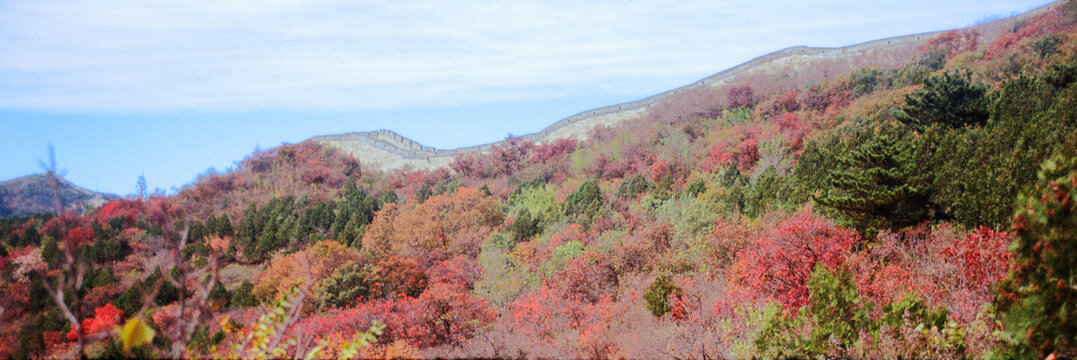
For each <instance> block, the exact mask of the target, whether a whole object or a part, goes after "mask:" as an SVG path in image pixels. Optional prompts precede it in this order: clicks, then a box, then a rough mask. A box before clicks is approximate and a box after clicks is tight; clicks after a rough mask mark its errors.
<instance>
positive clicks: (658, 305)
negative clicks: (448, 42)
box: [0, 2, 1077, 359]
mask: <svg viewBox="0 0 1077 360" xmlns="http://www.w3.org/2000/svg"><path fill="white" fill-rule="evenodd" d="M1074 4H1075V3H1074V2H1070V3H1068V4H1067V6H1060V7H1057V8H1056V9H1052V10H1051V11H1049V12H1046V13H1044V14H1042V15H1039V16H1036V17H1033V18H1030V19H1028V20H1027V21H1022V22H1019V23H1018V24H1016V25H1015V26H1014V27H1013V28H1012V29H1010V30H1009V31H1008V32H1006V33H1004V34H1003V35H1001V36H1000V37H999V38H998V39H997V40H995V41H993V42H990V43H984V42H982V41H981V40H980V39H981V36H980V34H978V33H976V32H975V31H973V30H954V31H949V32H946V33H943V34H942V35H939V36H937V37H935V38H933V39H931V40H930V41H928V42H927V43H926V45H924V46H923V47H922V48H921V49H920V50H921V51H922V55H921V56H920V57H919V58H918V59H916V60H915V61H912V62H909V63H908V64H906V65H904V66H902V67H899V68H895V69H873V68H863V69H858V70H856V71H853V72H851V73H849V74H844V75H841V76H837V77H833V78H832V79H830V80H828V81H825V82H820V83H810V84H802V86H798V87H794V88H789V89H786V90H784V91H779V92H775V93H756V92H755V91H754V90H753V87H752V84H740V85H739V86H738V87H736V88H735V89H734V90H733V91H730V92H728V94H724V96H720V95H719V93H718V92H717V91H715V90H713V89H710V88H707V87H701V88H696V89H695V90H692V91H687V92H683V93H680V94H679V95H678V96H675V97H671V98H670V99H668V100H667V101H665V102H664V103H662V104H659V105H657V106H655V107H653V108H652V109H651V110H650V112H649V113H648V114H647V115H646V116H644V117H641V118H639V119H635V120H630V121H627V122H624V123H621V124H619V125H616V126H613V127H600V128H596V129H594V130H593V132H592V134H591V136H590V137H589V138H588V139H587V140H584V141H577V140H569V139H562V140H556V141H550V142H543V143H533V142H529V141H522V140H520V139H515V138H510V139H508V141H506V142H505V143H503V144H502V145H500V146H497V147H495V148H494V149H493V150H492V151H490V152H488V153H481V154H478V153H477V154H470V155H461V156H459V157H457V158H456V159H455V161H454V162H453V163H452V164H451V166H450V167H449V168H442V169H436V170H420V171H414V170H398V171H391V172H382V171H375V170H370V169H367V168H365V167H364V166H363V163H362V161H361V160H358V159H355V158H352V157H351V156H349V155H347V154H344V153H341V152H340V151H338V150H336V149H333V148H328V147H324V148H323V147H320V146H318V145H315V144H313V143H310V142H304V143H299V144H294V145H283V146H280V147H277V148H273V149H269V150H265V151H259V152H256V153H254V154H252V155H250V156H249V157H247V158H246V159H243V160H242V161H241V162H239V163H238V165H237V167H236V168H235V169H234V170H232V171H229V172H226V173H220V174H218V173H208V174H205V175H203V176H201V177H199V178H198V179H197V180H196V181H195V182H193V183H192V184H190V185H188V186H186V187H184V188H182V189H181V190H180V191H179V192H178V193H176V194H174V195H170V196H163V195H154V196H148V197H128V198H121V199H115V200H112V201H110V202H108V203H106V204H104V205H102V206H100V207H98V208H96V209H93V210H92V211H89V212H85V213H76V212H70V211H69V212H62V213H59V214H41V215H33V216H15V217H8V218H4V219H0V243H2V245H0V291H2V292H3V293H4V294H5V295H4V296H2V297H0V321H2V322H3V325H0V358H16V359H27V358H79V357H88V358H143V357H147V358H162V357H165V358H280V357H294V358H350V357H357V358H385V359H391V358H675V359H712V358H818V357H825V358H1046V357H1053V358H1075V357H1077V266H1075V265H1077V262H1075V259H1077V36H1075V35H1077V6H1075V5H1074Z"/></svg>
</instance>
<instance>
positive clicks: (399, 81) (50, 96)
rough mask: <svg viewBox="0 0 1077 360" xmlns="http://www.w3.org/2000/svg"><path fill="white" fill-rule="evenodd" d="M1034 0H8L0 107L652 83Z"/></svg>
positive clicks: (653, 87) (232, 106)
mask: <svg viewBox="0 0 1077 360" xmlns="http://www.w3.org/2000/svg"><path fill="white" fill-rule="evenodd" d="M1041 2H1042V1H1040V0H1037V1H1027V0H1023V1H1019V2H1014V1H1002V0H996V1H986V2H979V1H953V2H939V1H925V0H920V1H914V2H907V1H885V2H839V1H834V0H831V1H824V2H784V1H776V0H771V1H754V2H749V1H735V2H734V1H698V2H680V1H678V2H670V1H634V2H628V3H626V2H615V1H593V2H578V1H551V2H535V1H512V0H510V1H496V2H490V1H455V2H450V1H400V2H388V1H387V2H377V1H367V2H353V1H338V2H318V3H317V4H312V2H309V1H250V0H243V1H237V0H232V1H198V0H190V1H146V0H116V1H108V2H89V1H70V2H62V1H55V2H54V1H9V2H3V3H0V108H6V109H17V110H59V111H74V112H108V113H113V112H119V113H123V112H147V111H149V112H155V111H182V110H196V111H252V110H291V111H304V110H316V111H357V110H371V109H393V108H414V107H435V106H447V105H468V104H480V103H491V102H513V101H523V100H538V99H542V98H555V97H562V96H571V95H573V94H581V93H592V92H603V93H611V94H649V93H653V92H657V91H661V90H665V89H668V88H670V87H674V86H678V85H682V84H685V83H687V82H691V81H694V80H696V79H698V78H701V77H703V76H706V75H709V74H712V73H715V72H717V71H720V70H722V69H724V68H727V67H730V66H733V65H736V64H737V63H739V62H742V61H745V60H748V59H750V58H752V57H755V56H759V55H763V54H764V53H767V52H770V51H774V50H778V49H780V48H783V47H787V46H792V45H801V44H803V45H822V46H837V45H846V44H851V43H856V42H861V41H866V40H871V39H874V38H878V37H883V36H892V35H900V34H904V33H911V32H918V31H928V30H934V29H938V28H939V27H947V26H950V27H953V26H963V25H967V24H969V23H970V22H972V21H974V20H977V19H981V18H983V17H984V16H986V15H989V14H997V13H1010V12H1012V11H1017V10H1026V9H1028V8H1031V7H1033V6H1035V5H1037V4H1038V3H1041Z"/></svg>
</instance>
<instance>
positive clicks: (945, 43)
mask: <svg viewBox="0 0 1077 360" xmlns="http://www.w3.org/2000/svg"><path fill="white" fill-rule="evenodd" d="M979 44H980V32H979V31H976V30H972V29H969V30H950V31H947V32H944V33H942V34H940V35H939V36H936V37H933V38H931V39H930V40H928V41H927V43H926V44H923V45H920V50H922V51H931V50H940V51H944V52H946V55H947V57H953V56H954V55H957V54H960V53H963V52H966V51H972V50H976V47H977V46H979Z"/></svg>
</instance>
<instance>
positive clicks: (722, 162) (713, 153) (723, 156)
mask: <svg viewBox="0 0 1077 360" xmlns="http://www.w3.org/2000/svg"><path fill="white" fill-rule="evenodd" d="M728 147H729V144H726V143H720V144H716V145H711V147H709V148H707V158H706V159H704V160H703V163H702V164H700V166H702V167H703V170H706V171H707V172H715V171H718V170H721V169H725V168H726V167H728V166H729V164H732V163H733V159H734V154H733V153H732V152H729V151H726V148H728Z"/></svg>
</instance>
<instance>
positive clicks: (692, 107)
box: [648, 86, 722, 124]
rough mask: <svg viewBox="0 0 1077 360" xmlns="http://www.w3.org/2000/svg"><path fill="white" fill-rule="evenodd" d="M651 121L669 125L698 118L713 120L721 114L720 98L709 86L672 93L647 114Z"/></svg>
mask: <svg viewBox="0 0 1077 360" xmlns="http://www.w3.org/2000/svg"><path fill="white" fill-rule="evenodd" d="M648 113H649V114H650V117H651V118H652V119H656V120H661V121H663V122H666V123H669V124H684V123H691V122H695V121H696V120H698V119H700V118H710V119H713V118H715V117H717V116H718V115H721V113H722V106H721V97H720V95H719V94H718V91H717V90H715V89H714V88H712V87H710V86H698V87H694V88H690V89H682V90H678V91H676V92H674V93H673V94H672V95H671V96H669V97H668V98H666V99H665V100H664V101H662V102H661V103H658V104H655V106H653V107H652V108H651V109H650V111H649V112H648Z"/></svg>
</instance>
